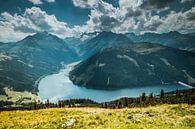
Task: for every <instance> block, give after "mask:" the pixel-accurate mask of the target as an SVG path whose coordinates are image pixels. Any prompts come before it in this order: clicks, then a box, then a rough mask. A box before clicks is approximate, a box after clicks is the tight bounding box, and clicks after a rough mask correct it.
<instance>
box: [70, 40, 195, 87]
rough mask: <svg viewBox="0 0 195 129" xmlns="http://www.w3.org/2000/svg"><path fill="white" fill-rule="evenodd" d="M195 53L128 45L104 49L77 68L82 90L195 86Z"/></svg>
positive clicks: (75, 79) (75, 74)
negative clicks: (174, 84) (167, 84)
mask: <svg viewBox="0 0 195 129" xmlns="http://www.w3.org/2000/svg"><path fill="white" fill-rule="evenodd" d="M194 68H195V53H193V52H187V51H183V50H178V49H174V48H170V47H166V46H162V45H159V44H151V43H128V44H123V45H120V46H115V47H111V48H107V49H104V50H103V51H100V52H98V53H96V54H95V55H93V56H92V57H90V58H88V59H87V60H85V61H83V62H81V63H80V64H78V65H76V66H75V68H74V69H73V70H72V71H71V72H70V75H69V76H70V79H71V80H72V82H73V83H74V84H76V85H78V86H84V87H87V88H93V89H99V90H116V89H121V88H130V87H135V86H136V87H137V86H147V85H160V84H165V83H177V82H179V81H182V82H184V83H187V84H190V85H194V84H195V69H194Z"/></svg>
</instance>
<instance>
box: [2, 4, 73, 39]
mask: <svg viewBox="0 0 195 129" xmlns="http://www.w3.org/2000/svg"><path fill="white" fill-rule="evenodd" d="M0 18H1V20H0V28H1V30H4V31H1V32H0V39H1V41H6V42H7V41H18V40H21V39H22V38H24V37H25V36H26V35H29V34H33V33H36V32H41V31H48V32H50V33H52V34H55V35H57V36H59V37H61V38H64V37H65V36H72V30H71V29H70V28H68V27H67V24H66V23H64V22H60V21H58V20H57V19H56V17H55V16H54V15H48V14H47V13H46V12H45V11H42V10H41V9H40V8H38V7H32V8H28V9H26V10H25V12H24V14H23V15H17V14H15V15H11V14H9V13H7V12H4V13H2V14H1V15H0ZM13 34H14V35H13ZM10 35H12V36H10Z"/></svg>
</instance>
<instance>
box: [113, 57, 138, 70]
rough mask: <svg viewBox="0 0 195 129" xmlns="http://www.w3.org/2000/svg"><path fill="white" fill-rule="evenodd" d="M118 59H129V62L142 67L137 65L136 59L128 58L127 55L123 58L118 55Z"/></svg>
mask: <svg viewBox="0 0 195 129" xmlns="http://www.w3.org/2000/svg"><path fill="white" fill-rule="evenodd" d="M117 58H120V59H127V60H129V61H130V62H132V63H133V64H134V65H135V66H137V67H140V66H139V64H138V63H137V61H136V60H135V59H133V58H131V57H129V56H127V55H123V56H122V55H117Z"/></svg>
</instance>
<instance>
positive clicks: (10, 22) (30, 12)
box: [0, 0, 195, 42]
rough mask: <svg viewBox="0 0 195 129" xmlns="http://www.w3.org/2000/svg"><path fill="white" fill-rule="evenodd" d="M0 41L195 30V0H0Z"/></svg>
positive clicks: (190, 31)
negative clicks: (41, 36)
mask: <svg viewBox="0 0 195 129" xmlns="http://www.w3.org/2000/svg"><path fill="white" fill-rule="evenodd" d="M0 29H1V30H3V31H1V32H0V41H1V42H12V41H18V40H21V39H23V38H24V37H26V36H28V35H32V34H34V33H37V32H41V31H48V32H50V33H52V34H55V35H57V36H58V37H60V38H66V37H79V36H80V35H81V34H82V33H84V32H86V33H92V32H101V31H112V32H115V33H130V32H134V33H136V34H143V33H146V32H152V33H167V32H169V31H178V32H180V33H192V32H194V30H195V1H194V0H0Z"/></svg>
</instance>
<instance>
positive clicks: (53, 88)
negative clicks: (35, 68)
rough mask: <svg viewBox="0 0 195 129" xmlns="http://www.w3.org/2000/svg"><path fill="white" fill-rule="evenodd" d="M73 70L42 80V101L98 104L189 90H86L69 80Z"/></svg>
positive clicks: (169, 87)
mask: <svg viewBox="0 0 195 129" xmlns="http://www.w3.org/2000/svg"><path fill="white" fill-rule="evenodd" d="M71 68H72V65H70V66H66V68H65V69H63V70H61V71H60V72H59V73H57V74H52V75H48V76H46V77H44V78H43V79H41V80H40V82H39V93H38V95H39V97H40V98H41V100H43V101H45V100H46V99H50V101H52V102H56V101H58V100H61V99H71V98H88V99H92V100H94V101H97V102H105V101H111V100H115V99H118V98H121V97H138V96H140V95H141V94H142V93H143V92H146V94H149V93H151V92H154V94H155V95H158V94H159V92H160V90H161V89H163V90H164V91H165V92H170V91H174V90H177V89H178V90H181V89H188V88H187V87H184V86H182V85H179V84H178V85H177V84H173V85H168V84H167V85H159V86H144V87H135V88H129V89H122V90H115V91H104V90H93V89H86V88H84V87H78V86H76V85H74V84H73V83H72V82H71V81H70V80H69V78H68V73H69V71H70V70H71Z"/></svg>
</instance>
